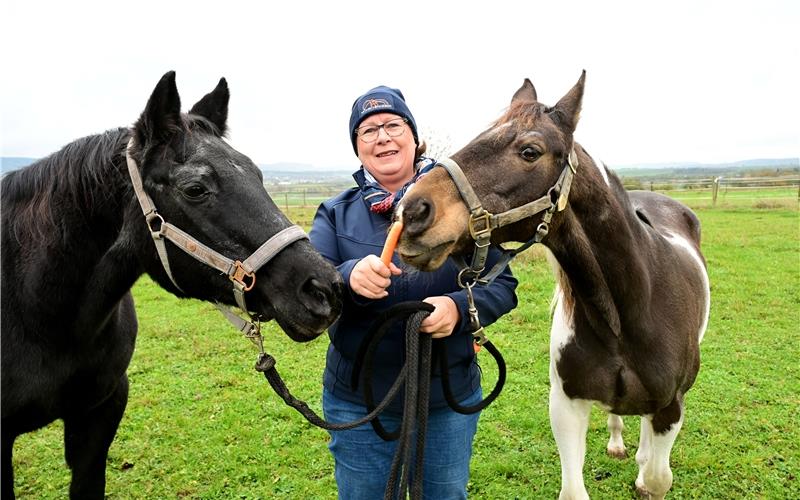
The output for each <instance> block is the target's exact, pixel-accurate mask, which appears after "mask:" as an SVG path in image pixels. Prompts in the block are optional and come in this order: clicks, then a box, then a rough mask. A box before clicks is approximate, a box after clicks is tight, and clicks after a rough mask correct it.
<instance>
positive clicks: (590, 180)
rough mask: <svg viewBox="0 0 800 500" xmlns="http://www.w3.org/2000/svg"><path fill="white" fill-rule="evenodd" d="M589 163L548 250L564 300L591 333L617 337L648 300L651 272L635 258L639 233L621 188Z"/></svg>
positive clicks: (617, 182) (580, 172)
mask: <svg viewBox="0 0 800 500" xmlns="http://www.w3.org/2000/svg"><path fill="white" fill-rule="evenodd" d="M589 161H590V160H589V159H588V157H587V158H586V159H582V161H581V170H580V171H579V172H578V174H577V176H576V179H575V181H574V184H573V187H572V193H571V195H570V208H569V210H568V211H566V212H563V213H562V214H561V215H560V216H561V217H563V218H564V219H563V221H561V223H560V225H559V227H558V229H557V231H555V232H554V233H551V234H552V235H553V237H552V238H551V240H550V242H549V243H548V247H549V248H550V250H551V252H552V253H553V255H554V257H555V258H556V260H557V261H558V264H559V266H560V268H561V272H560V273H559V274H560V276H557V279H559V280H560V281H562V285H563V286H562V289H564V290H565V291H567V293H569V294H571V297H570V298H568V300H570V301H571V302H573V301H574V304H575V306H577V307H581V310H582V311H583V314H584V315H585V316H586V319H587V320H588V321H589V322H590V323H591V326H592V329H593V330H594V331H595V332H597V333H598V334H599V335H601V336H606V337H608V338H615V337H618V336H619V335H620V333H621V329H622V328H623V327H624V325H625V324H626V323H627V322H628V321H629V320H630V316H631V315H632V314H634V315H635V314H636V311H637V310H639V307H640V305H641V302H642V301H643V300H645V299H646V297H647V295H648V293H649V292H646V289H647V288H648V286H649V274H648V269H647V266H646V264H645V262H643V260H642V258H641V256H640V254H639V247H638V245H639V244H640V243H641V240H642V236H641V233H640V231H641V229H640V227H639V224H638V221H636V220H632V218H631V217H632V210H631V209H630V203H629V201H628V199H627V195H626V194H625V192H624V189H623V188H622V186H621V184H619V180H618V179H617V178H616V177H615V176H613V175H611V176H605V177H604V176H602V175H601V171H600V170H599V169H597V168H595V167H594V166H593V165H591V164H589V165H587V163H588V162H589ZM578 176H583V177H584V178H582V179H579V178H578ZM606 179H607V180H606ZM556 217H559V215H556ZM564 280H566V281H567V282H566V283H563V281H564ZM623 304H624V305H625V308H624V309H623V308H622V305H623Z"/></svg>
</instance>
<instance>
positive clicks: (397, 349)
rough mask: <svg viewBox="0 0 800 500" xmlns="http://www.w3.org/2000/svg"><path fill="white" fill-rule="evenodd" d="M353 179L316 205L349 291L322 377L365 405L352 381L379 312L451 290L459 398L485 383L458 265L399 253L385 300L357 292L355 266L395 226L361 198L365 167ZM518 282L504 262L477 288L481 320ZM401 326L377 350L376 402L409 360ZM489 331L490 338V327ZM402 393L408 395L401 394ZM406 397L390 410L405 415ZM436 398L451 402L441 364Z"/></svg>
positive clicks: (513, 299) (321, 236)
mask: <svg viewBox="0 0 800 500" xmlns="http://www.w3.org/2000/svg"><path fill="white" fill-rule="evenodd" d="M353 177H354V178H355V179H356V183H357V184H358V187H354V188H351V189H348V190H346V191H344V192H342V193H341V194H339V195H338V196H335V197H334V198H331V199H330V200H327V201H325V202H324V203H322V204H321V205H320V207H319V208H318V209H317V213H316V215H315V216H314V222H313V225H312V227H311V232H310V233H309V236H310V238H311V243H312V244H313V245H314V247H316V249H317V250H318V251H319V252H320V253H321V254H322V255H323V256H324V257H325V258H326V259H328V260H329V261H330V262H331V263H332V264H333V265H335V266H336V268H337V269H338V270H339V272H340V273H341V274H342V277H343V278H344V283H345V289H346V290H345V292H344V300H343V302H344V305H343V309H342V314H341V316H340V317H339V319H338V320H337V321H336V322H335V323H334V324H333V325H332V326H331V327H330V328H329V329H328V335H329V337H330V340H331V343H330V345H329V346H328V354H327V359H326V365H325V374H324V377H323V381H324V385H325V388H326V389H328V390H329V391H331V392H333V393H334V394H335V395H336V396H338V397H339V398H342V399H345V400H347V401H350V402H353V403H357V404H362V405H363V404H364V398H363V395H362V393H361V391H362V390H363V387H361V386H359V388H358V389H357V390H354V389H353V388H352V387H351V381H350V379H351V374H352V371H353V366H354V361H355V357H356V353H357V352H358V348H359V345H360V344H361V341H362V340H363V339H364V337H365V335H366V333H367V332H368V330H369V328H370V325H371V324H372V321H373V319H374V318H375V317H376V316H377V315H378V314H379V312H380V311H382V310H384V309H386V308H388V307H390V306H392V305H394V304H397V303H399V302H405V301H409V300H417V301H418V300H423V299H425V298H426V297H433V296H437V295H446V296H448V297H451V298H452V299H453V300H454V301H455V303H456V305H457V306H458V308H459V310H460V311H461V320H460V322H459V324H458V325H457V326H456V329H455V331H454V332H453V333H452V335H450V336H448V337H446V338H445V340H444V342H445V344H446V346H447V357H448V361H449V364H450V368H449V374H450V381H451V386H452V389H453V394H454V396H455V398H456V400H457V401H461V400H463V399H465V398H466V397H468V396H470V395H472V394H473V393H474V392H475V390H477V389H478V387H479V386H480V370H479V367H478V364H477V358H476V356H475V351H474V349H473V340H472V335H471V331H470V328H469V316H468V313H467V296H466V292H465V291H464V290H463V289H461V288H460V287H459V286H458V284H457V282H456V277H457V275H458V272H459V269H458V268H457V267H456V265H455V264H454V263H453V262H452V260H450V259H448V260H447V261H446V262H445V264H444V265H443V266H442V267H441V268H439V269H438V270H436V271H434V272H430V273H427V272H421V271H418V270H416V269H413V268H411V267H409V266H407V265H405V264H403V263H402V262H401V261H400V260H399V259H398V258H397V256H396V255H395V256H394V257H393V259H394V263H395V265H397V266H398V267H400V268H401V269H402V270H403V274H401V275H400V276H392V278H391V279H392V284H391V285H390V286H389V288H388V289H387V291H388V292H389V295H388V296H387V297H385V298H383V299H379V300H370V299H366V298H364V297H361V296H359V295H357V294H355V293H354V292H352V290H350V288H349V283H350V273H351V272H352V270H353V267H354V266H355V264H356V262H358V261H359V260H360V259H362V258H363V257H365V256H367V255H369V254H375V255H380V253H381V249H382V247H383V244H384V241H385V240H386V234H387V231H388V228H389V223H390V217H389V215H388V214H386V215H384V214H376V213H373V212H370V210H369V203H368V202H366V201H365V200H364V198H363V196H362V194H363V193H362V190H361V188H362V187H363V186H364V174H363V170H358V171H357V172H356V173H354V174H353ZM498 256H499V251H498V250H497V249H492V250H491V251H490V253H489V259H488V263H487V268H489V267H491V266H492V265H493V264H494V262H496V261H497V258H498ZM516 287H517V280H516V278H514V276H513V275H512V274H511V270H510V269H509V268H508V267H506V269H505V270H504V271H503V273H501V274H500V275H499V276H498V277H497V279H495V280H494V282H493V283H492V284H490V285H487V286H476V287H474V288H473V294H474V298H475V304H476V307H477V309H478V314H479V317H480V321H481V325H483V326H487V325H491V324H492V323H494V322H495V321H496V320H497V319H498V318H499V317H500V316H502V315H503V314H505V313H507V312H509V311H510V310H511V309H513V308H514V307H516V305H517V296H516V293H515V289H516ZM402 323H403V322H398V324H396V325H394V327H393V328H392V330H391V331H389V332H388V333H387V334H386V336H385V337H384V338H383V340H382V342H381V344H380V345H379V346H378V349H377V351H376V354H375V364H374V378H373V379H372V380H373V394H374V396H375V402H376V403H377V402H378V401H381V400H382V399H383V396H384V395H385V394H386V392H387V391H388V389H389V387H391V385H392V383H393V382H394V381H395V379H396V378H397V375H398V373H399V372H400V369H401V368H402V366H403V363H404V355H405V350H404V335H405V332H404V327H403V325H402ZM488 333H489V334H490V335H491V330H489V332H488ZM362 373H363V372H362ZM400 394H401V395H402V391H401V392H400ZM400 399H402V396H400V397H397V398H395V401H394V403H393V404H392V405H391V406H390V407H389V410H391V411H395V412H401V411H402V403H401V401H399V400H400ZM430 400H431V404H430V407H431V408H441V407H443V406H445V405H446V404H447V403H446V401H445V399H444V395H443V392H442V388H441V379H440V376H439V368H438V366H437V367H434V370H433V378H432V382H431V399H430Z"/></svg>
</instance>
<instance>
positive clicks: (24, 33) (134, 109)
mask: <svg viewBox="0 0 800 500" xmlns="http://www.w3.org/2000/svg"><path fill="white" fill-rule="evenodd" d="M0 5H2V7H0V8H1V9H2V10H0V19H2V21H0V43H1V45H0V46H1V47H2V73H3V75H4V76H3V77H2V78H0V89H2V101H0V113H1V114H2V122H1V123H2V138H1V139H0V155H2V156H31V157H40V156H44V155H46V154H49V153H51V152H53V151H55V150H57V149H59V148H60V147H61V146H63V145H65V144H67V143H68V142H70V141H72V140H73V139H76V138H78V137H82V136H85V135H89V134H93V133H97V132H102V131H104V130H107V129H110V128H114V127H117V126H127V125H130V124H132V123H133V122H134V121H135V120H136V118H137V117H138V115H139V114H140V113H141V111H142V109H143V108H144V105H145V103H146V102H147V98H148V97H149V95H150V92H151V91H152V89H153V87H154V86H155V84H156V83H157V82H158V80H159V78H160V77H161V75H163V74H164V73H165V72H167V71H169V70H176V72H177V81H178V90H179V92H180V95H181V98H182V101H183V106H184V110H187V109H188V108H189V107H190V106H191V105H192V104H193V103H194V102H195V101H196V100H197V99H199V98H200V97H202V95H203V94H205V93H206V92H208V91H210V90H211V89H213V88H214V86H215V85H216V83H217V81H218V79H219V78H220V77H221V76H224V77H226V78H227V80H228V84H229V86H230V89H231V103H230V112H229V126H230V133H229V136H230V142H231V143H232V144H233V145H234V147H236V148H237V149H239V150H240V151H241V152H243V153H245V154H247V155H248V156H250V157H251V158H252V159H253V160H254V161H255V162H256V163H259V164H267V163H277V162H295V163H304V164H309V165H312V166H314V167H316V168H320V169H323V168H337V169H341V168H345V169H355V168H356V167H358V161H357V159H356V157H355V156H354V154H353V151H352V149H351V145H350V142H349V138H348V131H347V123H348V119H349V115H350V107H351V105H352V103H353V100H354V99H355V98H356V97H357V96H358V95H360V94H361V93H363V92H364V91H366V90H368V89H369V88H371V87H374V86H376V85H380V84H384V85H390V86H394V87H398V88H400V89H401V90H402V91H403V93H404V94H405V96H406V100H407V102H408V104H409V107H410V108H411V110H412V112H413V113H414V116H415V118H416V121H417V124H418V126H419V127H420V131H421V132H422V134H423V136H428V137H429V142H436V141H437V140H438V141H439V142H440V143H442V144H444V145H449V146H450V150H451V151H455V150H457V149H458V148H460V147H461V146H463V145H465V144H466V143H467V142H469V140H470V139H471V138H472V137H474V136H475V135H477V134H478V133H479V132H481V131H482V130H484V129H485V128H486V127H487V126H488V124H489V123H490V122H492V121H493V120H494V119H496V118H497V117H498V116H499V115H500V113H501V112H502V111H503V110H504V109H505V107H506V106H507V105H508V103H509V100H510V98H511V96H512V95H513V93H514V92H515V91H516V89H517V88H519V86H520V85H521V84H522V81H523V79H524V78H526V77H528V78H530V79H531V80H532V81H533V83H534V85H535V86H536V89H537V91H538V94H539V99H540V100H541V101H542V102H544V103H547V104H554V103H555V102H556V101H557V100H558V99H559V98H560V97H561V96H562V95H563V94H564V93H566V91H567V90H568V89H569V88H570V87H571V86H572V85H573V84H574V83H575V82H576V81H577V79H578V77H579V76H580V72H581V70H582V69H586V71H587V79H586V92H585V95H584V104H583V113H582V115H581V121H580V123H579V125H578V130H577V132H576V138H577V140H578V141H579V142H580V143H581V144H582V145H583V146H584V147H586V148H587V149H588V150H589V151H590V152H592V153H593V154H594V155H595V156H597V157H599V158H601V159H603V160H604V161H605V162H606V163H608V164H609V165H611V166H617V165H626V164H636V163H656V162H678V161H697V162H723V161H735V160H745V159H751V158H783V157H798V156H800V97H798V89H799V88H800V36H798V33H799V32H798V26H800V2H798V1H796V0H786V1H777V0H758V1H737V2H730V1H701V0H694V1H684V0H678V1H676V0H671V1H668V2H666V1H665V2H644V1H636V2H634V1H631V2H621V1H603V2H600V1H596V2H592V1H560V0H551V1H547V2H543V1H533V0H528V1H520V2H507V1H502V0H490V1H482V2H472V1H467V0H461V1H459V2H435V1H433V0H427V1H416V0H394V1H371V2H344V1H339V2H334V1H320V2H307V1H302V0H284V1H280V2H266V1H263V2H242V1H237V0H227V1H225V2H219V1H213V2H212V1H207V0H194V1H191V2H178V1H169V0H160V1H152V0H137V1H134V2H115V1H107V0H103V1H80V0H76V1H64V2H42V1H37V0H2V4H0Z"/></svg>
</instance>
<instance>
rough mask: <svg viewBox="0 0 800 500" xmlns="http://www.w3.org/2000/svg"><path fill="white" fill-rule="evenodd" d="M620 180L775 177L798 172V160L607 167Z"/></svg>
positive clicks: (782, 159) (773, 159) (799, 163)
mask: <svg viewBox="0 0 800 500" xmlns="http://www.w3.org/2000/svg"><path fill="white" fill-rule="evenodd" d="M608 167H609V168H611V169H612V170H614V171H615V172H616V173H617V175H619V176H620V177H637V178H682V177H698V176H704V177H711V176H745V175H776V174H784V175H785V174H792V173H794V174H797V173H800V158H770V159H754V160H742V161H735V162H727V163H691V162H676V163H648V164H640V165H620V166H617V165H608Z"/></svg>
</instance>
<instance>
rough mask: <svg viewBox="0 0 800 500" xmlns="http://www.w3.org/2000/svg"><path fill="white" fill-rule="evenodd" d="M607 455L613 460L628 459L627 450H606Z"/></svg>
mask: <svg viewBox="0 0 800 500" xmlns="http://www.w3.org/2000/svg"><path fill="white" fill-rule="evenodd" d="M606 453H607V454H608V456H609V457H611V458H616V459H617V460H624V459H626V458H628V451H627V450H626V449H625V448H606Z"/></svg>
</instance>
